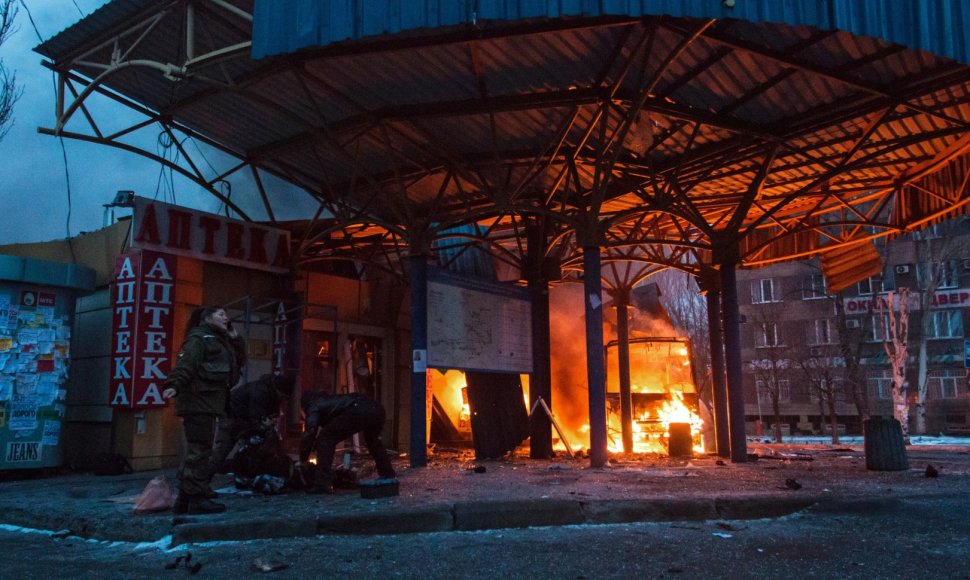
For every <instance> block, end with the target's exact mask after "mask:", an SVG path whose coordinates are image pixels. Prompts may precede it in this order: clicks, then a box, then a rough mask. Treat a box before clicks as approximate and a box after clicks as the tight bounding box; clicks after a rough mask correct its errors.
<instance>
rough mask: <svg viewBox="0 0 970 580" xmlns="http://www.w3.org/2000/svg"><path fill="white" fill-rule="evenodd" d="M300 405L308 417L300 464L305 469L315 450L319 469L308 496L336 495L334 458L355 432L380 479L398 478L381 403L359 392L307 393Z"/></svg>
mask: <svg viewBox="0 0 970 580" xmlns="http://www.w3.org/2000/svg"><path fill="white" fill-rule="evenodd" d="M300 406H301V407H303V412H304V413H305V414H306V423H305V430H304V432H303V438H302V439H301V440H300V463H301V464H302V465H304V466H305V465H306V464H307V460H308V459H309V458H310V453H311V452H312V451H313V450H314V448H315V449H316V452H317V466H316V469H315V470H314V472H313V480H312V483H311V484H310V487H309V488H307V492H308V493H333V456H334V453H335V452H336V447H337V444H338V443H340V442H341V441H343V440H344V439H347V438H348V437H350V436H351V435H353V434H354V433H361V434H362V435H363V436H364V443H365V444H366V445H367V450H368V451H369V452H370V454H371V457H373V458H374V463H375V465H376V467H377V474H378V476H379V477H381V478H385V479H392V478H394V477H395V476H396V473H395V472H394V467H393V466H392V465H391V460H390V458H388V456H387V451H386V450H385V449H384V443H383V442H382V441H381V430H382V429H383V428H384V418H385V412H384V407H383V406H382V405H381V404H380V403H379V402H378V401H376V400H375V399H372V398H370V397H367V396H364V395H360V394H356V393H354V394H349V395H325V394H323V393H318V392H313V391H307V392H305V393H303V396H302V398H301V399H300Z"/></svg>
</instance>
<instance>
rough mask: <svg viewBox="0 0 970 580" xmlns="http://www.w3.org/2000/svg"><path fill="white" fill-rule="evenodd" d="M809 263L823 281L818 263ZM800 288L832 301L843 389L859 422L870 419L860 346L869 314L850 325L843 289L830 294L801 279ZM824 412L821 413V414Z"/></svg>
mask: <svg viewBox="0 0 970 580" xmlns="http://www.w3.org/2000/svg"><path fill="white" fill-rule="evenodd" d="M812 266H813V269H814V270H815V272H816V274H815V277H816V280H817V281H824V275H823V273H822V268H821V265H820V264H819V263H818V262H815V263H813V264H812ZM823 283H824V282H823ZM800 290H801V292H802V295H803V296H806V295H812V296H814V297H816V298H819V299H821V298H825V299H827V300H830V301H831V302H832V306H833V307H834V311H835V329H836V334H837V336H838V338H837V340H838V342H837V346H838V355H839V358H840V359H841V364H842V366H844V370H843V371H842V378H843V383H842V385H843V386H842V388H843V392H844V394H846V395H848V396H849V397H850V399H851V401H852V404H853V405H855V408H856V413H857V414H858V416H859V421H860V424H863V423H865V421H866V419H868V418H869V392H868V388H867V384H866V377H865V372H864V370H863V367H862V349H863V344H864V342H865V341H864V340H863V337H864V336H866V334H867V333H869V332H870V331H871V327H870V324H871V320H872V317H871V316H865V317H862V319H861V320H859V321H858V322H859V323H858V324H853V325H852V326H851V327H850V326H849V323H848V321H849V317H848V314H847V312H846V309H845V301H846V298H847V296H846V292H845V291H844V290H843V291H841V292H837V293H835V294H830V293H829V292H828V291H827V290H826V289H825V288H824V287H823V285H822V284H820V283H816V284H814V285H813V284H811V283H806V282H805V281H804V280H803V284H802V286H801V289H800ZM837 360H838V359H837ZM824 414H825V413H824V412H823V413H822V415H824Z"/></svg>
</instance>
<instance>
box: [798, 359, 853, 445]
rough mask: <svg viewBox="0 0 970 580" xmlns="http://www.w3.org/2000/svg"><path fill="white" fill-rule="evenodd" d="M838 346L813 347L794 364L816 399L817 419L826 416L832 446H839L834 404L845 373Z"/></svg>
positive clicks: (837, 421) (836, 415) (840, 391)
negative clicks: (817, 404)
mask: <svg viewBox="0 0 970 580" xmlns="http://www.w3.org/2000/svg"><path fill="white" fill-rule="evenodd" d="M839 350H840V348H839V346H838V345H828V346H821V345H820V346H813V347H811V348H809V349H808V350H807V351H804V350H803V351H801V355H802V356H798V357H795V358H794V359H793V360H794V364H795V366H797V367H798V369H799V370H800V371H801V373H802V375H803V376H804V377H805V379H806V380H807V381H808V384H809V386H810V388H811V390H812V394H813V395H815V396H816V397H818V403H819V417H825V416H828V418H829V425H830V426H831V428H832V444H833V445H838V444H839V418H838V414H837V413H836V409H835V404H836V401H837V400H838V397H839V395H840V394H842V390H841V389H840V387H839V385H840V384H841V383H842V377H843V375H844V373H845V365H844V364H842V361H841V360H840V358H839V356H837V355H838V352H839Z"/></svg>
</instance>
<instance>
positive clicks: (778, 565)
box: [0, 493, 970, 580]
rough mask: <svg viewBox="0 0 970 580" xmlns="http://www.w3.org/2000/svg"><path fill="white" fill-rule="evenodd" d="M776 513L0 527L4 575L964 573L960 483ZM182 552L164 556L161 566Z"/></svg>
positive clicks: (968, 571) (967, 570)
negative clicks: (389, 527) (108, 533)
mask: <svg viewBox="0 0 970 580" xmlns="http://www.w3.org/2000/svg"><path fill="white" fill-rule="evenodd" d="M845 509H851V512H846V511H845V510H844V509H841V508H839V509H837V510H833V512H831V513H819V512H818V511H812V510H809V511H806V512H801V513H798V514H795V515H791V516H787V517H784V518H781V519H774V520H754V521H751V520H748V521H712V522H684V523H676V522H675V523H644V524H624V525H609V526H567V527H560V528H533V529H524V530H493V531H487V532H452V533H437V534H411V535H399V536H371V537H359V536H357V537H349V536H346V537H345V536H326V537H323V536H321V537H317V538H312V539H288V540H260V541H250V542H233V543H220V544H209V545H188V546H182V547H179V548H177V549H175V550H171V551H166V550H164V549H161V548H158V547H144V546H142V547H139V546H135V545H132V544H108V543H104V542H101V543H98V542H92V541H85V540H81V539H77V538H55V537H51V536H49V535H42V534H39V533H22V532H16V531H11V530H10V529H4V530H0V546H2V553H3V555H4V558H3V564H2V577H4V578H55V577H57V578H65V577H71V578H84V577H100V578H132V577H153V578H182V577H188V576H193V574H192V570H191V569H190V568H189V567H187V566H186V565H185V559H186V558H187V556H188V555H189V554H191V560H190V565H198V564H201V567H200V568H199V569H198V570H197V573H196V574H194V576H196V577H199V578H239V577H242V576H244V575H245V576H249V575H251V574H253V573H254V572H256V570H255V569H254V566H255V564H256V562H257V560H261V561H262V562H263V563H264V564H266V565H267V566H271V565H272V564H274V563H279V564H281V565H286V566H287V567H286V568H284V569H282V570H279V571H275V572H265V573H260V574H257V575H265V576H266V577H267V578H269V577H274V578H306V577H310V578H314V577H315V578H381V577H396V578H449V579H452V578H489V579H496V578H499V579H513V578H529V579H533V580H534V579H539V578H557V579H568V578H574V579H582V578H590V579H592V578H597V579H599V578H732V579H740V578H758V579H759V580H764V579H771V578H784V579H786V580H788V579H797V578H820V577H830V578H832V577H838V578H860V579H861V578H865V579H873V578H965V579H970V519H968V514H970V494H967V493H963V494H952V493H951V494H947V495H938V496H928V497H923V498H919V499H915V500H914V499H891V500H879V501H873V502H872V503H870V504H858V503H856V504H852V506H845ZM177 558H181V561H180V562H179V566H178V567H177V568H175V569H166V565H172V564H173V563H175V562H176V559H177Z"/></svg>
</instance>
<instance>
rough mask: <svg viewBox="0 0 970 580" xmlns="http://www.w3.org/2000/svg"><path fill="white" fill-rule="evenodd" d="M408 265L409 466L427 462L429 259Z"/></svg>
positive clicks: (414, 258) (416, 256) (415, 259)
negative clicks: (409, 298) (409, 364)
mask: <svg viewBox="0 0 970 580" xmlns="http://www.w3.org/2000/svg"><path fill="white" fill-rule="evenodd" d="M410 262H411V264H410V265H411V268H410V272H409V276H410V281H411V449H410V456H411V467H425V466H427V465H428V441H427V437H428V435H427V425H428V411H427V406H426V405H427V400H428V382H427V364H428V258H427V256H425V255H424V254H420V253H419V254H412V255H411V256H410Z"/></svg>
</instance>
